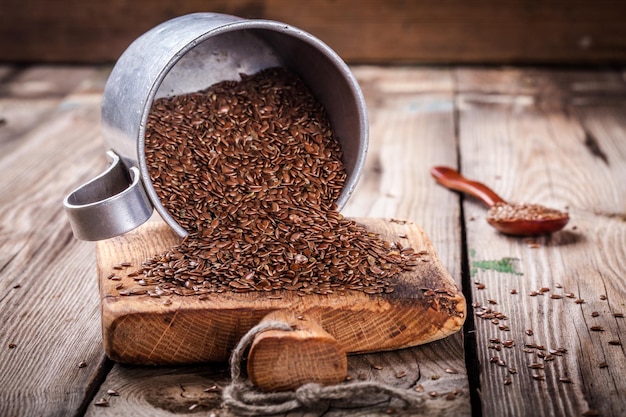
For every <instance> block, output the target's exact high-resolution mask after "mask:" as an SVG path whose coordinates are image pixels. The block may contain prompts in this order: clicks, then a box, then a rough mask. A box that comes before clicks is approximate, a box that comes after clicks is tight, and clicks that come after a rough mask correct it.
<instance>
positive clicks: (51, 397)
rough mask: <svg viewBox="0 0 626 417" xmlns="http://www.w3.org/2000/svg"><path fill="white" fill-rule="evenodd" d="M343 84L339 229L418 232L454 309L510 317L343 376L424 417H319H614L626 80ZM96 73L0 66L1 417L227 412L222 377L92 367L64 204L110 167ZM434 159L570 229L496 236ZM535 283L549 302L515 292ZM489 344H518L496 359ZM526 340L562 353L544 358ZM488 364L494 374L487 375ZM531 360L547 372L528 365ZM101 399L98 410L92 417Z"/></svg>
mask: <svg viewBox="0 0 626 417" xmlns="http://www.w3.org/2000/svg"><path fill="white" fill-rule="evenodd" d="M354 72H355V75H356V76H357V78H358V79H359V82H360V84H361V86H362V88H363V90H364V93H365V96H366V100H367V104H368V108H369V112H370V129H371V143H370V150H369V153H368V159H367V163H366V169H365V172H364V175H363V178H362V180H361V182H360V184H359V186H358V188H357V190H355V193H354V195H353V198H352V199H351V201H350V202H349V204H348V205H347V207H346V208H345V210H344V214H346V215H349V216H361V217H363V216H365V217H368V216H369V217H395V218H405V219H408V220H411V221H413V222H415V223H417V224H419V225H420V226H421V227H422V228H423V229H424V231H425V232H426V233H427V235H428V236H429V237H430V239H431V241H432V242H433V244H434V246H435V248H436V250H437V251H438V254H439V257H440V259H441V261H442V263H443V264H444V266H445V267H446V268H447V269H448V271H449V272H450V274H451V275H452V277H453V278H454V279H455V281H456V282H457V283H458V285H463V286H464V289H465V291H466V295H467V296H468V297H472V298H473V301H474V302H480V303H481V306H490V307H491V308H492V309H493V310H494V311H500V312H502V313H503V314H505V315H506V316H508V320H500V322H499V323H498V324H493V323H492V321H491V319H482V318H480V317H479V316H476V315H470V316H469V317H468V319H469V320H468V322H467V323H466V326H465V331H464V334H460V333H459V334H456V335H454V336H452V337H449V338H447V339H445V340H442V341H438V342H434V343H432V344H428V345H425V346H421V347H416V348H410V349H403V350H398V351H393V352H387V353H382V354H367V355H354V356H350V357H349V374H350V375H351V376H352V377H353V378H354V379H365V380H374V381H383V382H385V383H388V384H392V385H394V386H396V387H402V388H406V389H407V390H416V388H417V389H418V390H419V391H421V390H422V388H423V390H424V394H426V395H427V397H428V399H427V401H426V403H425V405H424V407H423V408H421V409H417V408H414V409H406V410H405V409H403V408H402V406H401V405H402V404H401V403H398V402H397V401H392V402H389V401H387V400H385V399H378V398H372V399H353V400H352V401H350V402H343V403H334V404H332V406H331V407H330V408H328V409H327V410H325V411H323V412H320V413H317V415H325V416H346V415H388V414H387V413H388V412H390V411H392V410H393V411H395V412H396V415H428V416H435V415H436V416H470V415H474V416H481V415H484V416H492V415H498V416H520V415H528V416H530V415H533V416H535V415H537V416H552V415H554V416H576V415H601V416H621V415H624V414H625V413H626V409H625V408H626V400H625V399H624V398H625V396H624V393H625V392H626V386H625V383H624V382H623V381H624V379H623V378H622V377H621V376H622V375H623V374H624V372H625V371H626V369H624V368H625V367H626V360H625V358H624V349H623V346H621V345H619V344H616V343H621V342H622V340H623V332H624V325H625V324H626V322H624V321H623V320H626V319H623V318H621V317H615V316H614V315H613V314H614V313H625V314H626V311H624V310H626V306H625V300H624V298H625V294H626V289H625V288H624V284H623V278H624V277H625V276H626V266H624V262H623V259H624V258H625V255H626V253H625V248H626V213H625V210H626V187H624V185H623V184H624V183H625V182H626V168H625V167H626V120H625V118H624V114H626V112H625V110H626V94H625V93H626V85H625V84H624V74H623V73H621V72H620V71H617V70H594V71H591V70H584V71H583V70H569V71H562V70H557V69H533V68H524V69H520V68H511V67H509V68H486V69H485V68H478V67H472V68H463V67H460V68H449V67H445V68H443V67H442V68H437V67H375V66H358V67H354ZM106 76H107V70H106V69H101V68H96V67H48V66H34V67H12V66H0V152H1V155H2V156H1V157H0V168H1V169H2V173H3V175H2V177H1V179H0V192H1V193H0V195H1V197H0V198H1V201H2V204H1V205H0V210H1V213H0V214H2V215H1V216H0V233H1V234H2V239H1V240H0V247H1V249H2V250H0V314H1V318H2V320H0V415H3V416H4V415H6V416H21V415H46V416H65V415H89V416H126V415H136V416H172V415H192V414H194V415H211V414H212V413H213V414H214V415H220V416H226V415H230V414H231V413H229V412H228V410H225V409H224V408H222V407H221V401H220V388H221V387H223V386H224V385H225V384H227V383H228V382H229V374H228V369H227V367H226V366H225V365H223V364H207V365H202V366H186V367H137V366H128V365H117V364H113V363H111V362H110V361H108V360H106V358H105V355H104V352H103V349H102V338H101V328H100V324H101V323H100V314H99V300H98V290H97V279H96V267H95V245H94V244H93V243H86V242H79V241H77V240H75V239H73V237H72V236H71V232H70V229H69V225H68V223H67V220H66V218H65V215H64V213H63V211H62V209H61V200H62V198H63V196H64V195H65V194H66V193H67V192H69V191H70V190H71V189H72V188H73V187H74V186H75V185H77V184H79V183H81V182H83V181H84V180H86V179H88V178H90V177H92V176H94V175H95V174H97V173H99V172H100V171H101V170H102V169H103V168H104V167H105V166H106V158H105V157H104V152H103V149H102V143H101V138H100V126H99V112H100V107H99V106H100V98H101V91H102V88H103V83H104V81H105V80H106ZM435 164H437V165H443V164H445V165H451V166H457V167H460V169H461V170H462V172H463V173H464V174H465V175H467V176H469V177H472V178H475V179H478V180H481V181H483V182H485V183H487V184H489V185H492V186H493V188H494V189H495V190H496V191H497V192H499V193H500V194H501V195H502V196H503V197H505V198H507V199H510V200H512V201H530V202H542V203H545V204H548V205H552V206H554V207H557V208H564V207H567V208H568V210H569V212H570V214H571V218H572V220H571V223H570V224H569V225H568V226H567V227H566V229H565V230H563V231H562V232H559V233H557V234H555V235H553V236H551V237H540V238H536V239H526V238H524V239H516V238H511V237H506V236H503V235H500V234H498V233H497V232H495V231H494V230H492V229H490V228H489V226H488V225H487V224H486V222H485V221H484V220H483V217H484V215H485V209H484V208H483V207H482V206H480V204H479V203H478V202H476V201H475V200H473V199H471V198H461V197H459V195H458V194H456V193H454V192H450V191H448V190H446V189H443V188H442V187H440V186H438V185H436V184H435V183H434V181H433V180H432V179H431V178H430V176H429V174H428V169H429V168H430V167H431V166H432V165H435ZM479 284H483V285H484V286H485V288H484V289H480V288H482V285H479ZM542 287H545V288H547V289H549V291H548V292H545V293H544V294H543V295H537V296H534V297H533V296H530V295H529V294H530V292H531V291H538V290H539V289H541V288H542ZM511 290H516V291H517V294H511ZM570 292H571V293H573V295H574V297H575V298H568V297H567V294H568V293H570ZM552 294H559V295H563V298H557V299H555V298H552V297H551V295H552ZM605 298H606V299H605ZM577 299H584V303H582V304H577V303H576V300H577ZM488 300H492V302H495V303H497V304H489V301H488ZM475 310H476V311H479V312H480V311H482V308H478V307H477V308H476V309H475ZM594 312H597V314H594ZM500 326H508V328H509V330H506V327H502V329H500ZM595 326H600V327H595ZM593 329H602V331H600V330H598V331H594V330H593ZM527 330H532V336H530V335H528V334H527V333H526V331H527ZM495 338H499V339H500V341H501V342H502V341H505V340H512V341H513V343H514V346H512V347H511V348H506V347H500V350H499V351H498V350H496V349H495V348H496V347H497V346H498V345H500V343H497V340H495ZM492 339H493V340H492ZM490 340H492V341H490ZM525 344H534V345H543V346H544V347H545V351H543V352H544V354H545V355H548V354H550V353H549V349H557V348H563V349H567V353H563V354H560V355H559V353H560V352H555V353H554V354H552V359H553V360H546V358H545V357H544V358H541V357H539V356H538V355H537V354H538V352H540V351H538V349H537V348H535V347H533V348H529V347H525ZM531 346H532V345H531ZM525 349H526V350H528V351H526V350H525ZM494 356H498V357H499V359H501V360H503V361H506V365H507V366H499V365H498V364H497V363H491V362H490V358H492V357H494ZM548 359H550V358H548ZM466 360H467V365H466ZM81 362H84V365H85V366H84V367H81V366H79V364H80V363H81ZM533 363H538V364H540V365H543V369H529V368H528V365H529V364H533ZM605 365H606V366H605ZM510 367H513V368H516V371H517V373H512V372H511V370H510V369H509V368H510ZM508 374H510V375H508ZM533 374H537V378H539V379H535V378H533ZM507 378H508V379H507ZM559 378H563V381H567V379H564V378H569V380H571V383H569V382H563V381H562V380H560V379H559ZM508 380H510V381H511V383H510V384H509V385H507V384H505V382H507V381H508ZM214 386H215V388H213V387H214ZM109 389H113V390H116V391H117V392H118V393H119V396H111V395H110V394H108V393H107V390H109ZM429 393H432V394H433V395H432V396H430V395H428V394H429ZM450 393H454V395H448V394H450ZM478 393H479V394H478ZM472 394H473V395H472ZM103 397H104V398H107V399H108V400H109V406H108V407H98V406H96V405H95V402H96V400H98V399H99V398H103ZM472 405H473V407H472ZM292 415H305V414H304V413H300V412H297V413H293V414H292Z"/></svg>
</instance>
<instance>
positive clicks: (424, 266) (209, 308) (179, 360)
mask: <svg viewBox="0 0 626 417" xmlns="http://www.w3.org/2000/svg"><path fill="white" fill-rule="evenodd" d="M355 220H356V221H357V222H358V223H361V224H363V225H364V226H366V227H367V228H368V229H369V230H371V231H372V232H377V233H379V234H381V235H382V237H383V238H385V239H386V240H388V241H390V242H396V241H397V242H400V243H401V244H402V245H403V246H411V247H412V248H413V249H415V251H416V252H419V254H420V258H419V259H420V262H419V264H418V266H417V267H416V269H415V270H414V271H410V272H405V273H403V274H401V275H399V276H397V277H395V278H394V279H393V282H392V284H393V288H394V291H393V292H391V293H388V294H387V293H385V294H374V295H369V294H365V293H364V292H362V291H347V293H345V294H343V295H340V294H328V295H317V294H312V295H305V296H299V295H297V294H296V293H295V292H293V291H280V292H270V293H266V292H263V293H261V292H249V293H233V292H225V293H221V294H210V295H204V296H197V295H193V296H186V297H184V296H178V295H172V296H167V297H162V298H153V297H150V296H149V295H147V294H144V295H129V296H128V295H127V296H123V295H120V290H121V289H125V290H130V291H131V292H139V293H140V294H141V292H142V291H145V289H146V287H142V286H140V285H138V284H137V283H136V282H135V281H134V280H133V278H132V277H128V276H127V275H128V274H130V273H132V271H135V270H136V269H139V267H140V265H141V263H142V262H143V261H144V260H145V259H147V258H149V257H151V256H154V255H156V254H158V253H162V252H163V251H164V250H166V249H167V248H169V247H171V246H173V245H175V244H176V243H178V242H179V241H180V238H179V237H178V236H177V235H175V234H174V232H172V231H171V229H170V228H169V227H167V226H166V225H165V224H164V223H162V222H160V221H157V222H154V221H153V222H148V223H146V224H145V225H143V226H141V227H140V228H138V229H137V230H136V231H133V232H131V233H128V234H126V235H123V236H120V237H117V238H113V239H109V240H105V241H100V242H98V243H97V261H98V274H99V283H100V296H101V305H102V328H103V339H104V348H105V351H106V354H107V355H108V356H109V357H110V358H111V359H113V360H115V361H119V362H124V363H132V364H183V363H197V362H210V361H227V360H228V357H229V356H230V353H231V351H232V349H233V348H234V347H235V346H236V344H237V342H238V341H239V340H240V339H241V337H242V336H243V335H244V334H245V333H246V332H247V331H248V330H250V329H251V328H252V327H253V326H255V325H256V324H258V323H259V322H261V321H262V320H279V321H283V322H286V323H288V324H289V325H290V326H291V327H290V328H291V330H290V331H280V330H270V331H266V332H263V333H260V334H258V335H257V336H256V338H255V340H254V343H253V344H252V346H251V349H250V353H249V355H248V365H247V368H248V377H249V378H250V380H251V381H252V382H253V383H254V384H256V385H257V386H258V387H259V388H261V389H263V390H267V391H276V390H287V389H293V388H296V387H298V386H300V385H302V384H304V383H306V382H318V383H322V384H331V383H337V382H341V381H342V380H343V379H344V378H345V376H346V371H347V362H346V356H345V355H346V354H347V353H362V352H375V351H384V350H393V349H399V348H404V347H409V346H415V345H419V344H423V343H427V342H431V341H434V340H438V339H442V338H444V337H446V336H448V335H450V334H452V333H454V332H456V331H458V330H459V329H461V327H462V325H463V322H464V321H465V314H466V305H465V299H464V297H463V294H462V293H461V291H460V290H459V289H458V288H457V286H456V285H455V283H454V281H453V280H452V278H451V277H450V275H449V274H448V272H447V271H446V269H445V268H444V267H443V266H442V265H441V262H440V261H439V259H438V257H437V255H436V253H435V250H434V248H433V246H432V244H431V242H430V240H429V239H428V237H427V236H426V235H425V234H424V232H423V231H422V230H421V229H420V228H419V227H418V226H417V225H415V224H413V223H410V222H406V221H400V220H382V219H355ZM127 262H128V263H130V264H132V266H130V267H126V268H124V269H122V270H113V269H112V268H113V266H114V265H120V264H122V263H125V264H126V263H127ZM112 272H114V273H115V274H116V275H117V276H118V277H119V278H120V279H119V280H118V279H117V278H115V279H110V278H109V277H110V275H111V273H112ZM120 284H121V286H122V288H116V286H117V287H119V286H120Z"/></svg>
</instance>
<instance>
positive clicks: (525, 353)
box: [456, 69, 626, 417]
mask: <svg viewBox="0 0 626 417" xmlns="http://www.w3.org/2000/svg"><path fill="white" fill-rule="evenodd" d="M456 78H457V80H458V86H457V88H458V91H459V94H458V96H457V107H458V114H459V117H458V130H459V146H460V148H459V149H460V155H461V159H460V165H461V168H462V171H463V173H464V174H466V175H467V176H469V177H470V178H475V179H478V180H479V181H482V182H484V183H487V184H490V185H492V186H493V188H494V189H495V190H496V191H497V192H498V193H500V195H502V196H503V197H504V198H505V199H510V200H511V201H515V202H522V201H527V202H541V203H544V204H546V205H549V206H553V207H557V208H562V209H564V208H567V209H568V210H569V213H570V217H571V220H570V224H569V225H568V226H567V227H566V228H565V230H563V231H561V232H559V233H555V234H554V235H553V236H549V237H540V238H535V239H519V238H511V237H506V236H503V235H501V234H498V233H496V232H495V231H493V230H491V229H489V228H488V227H485V221H484V220H483V219H484V216H485V209H484V208H483V207H481V205H480V203H477V202H476V201H475V200H472V199H470V198H468V199H465V200H464V202H463V209H464V220H465V225H466V230H467V234H466V235H467V241H466V244H467V247H468V249H469V250H468V253H469V266H470V274H471V275H472V277H471V280H472V283H471V291H472V295H473V298H474V301H475V302H478V303H481V304H482V306H484V307H491V308H492V309H493V310H494V311H500V312H502V313H503V314H505V315H507V316H508V317H509V320H506V321H502V320H501V321H500V323H499V324H497V325H494V324H493V323H491V320H490V319H485V318H479V317H476V318H475V320H476V330H477V331H476V338H477V347H478V360H479V362H480V375H481V379H480V390H481V396H482V399H483V414H484V415H493V416H495V415H498V416H504V415H533V416H555V415H556V416H576V415H601V416H616V417H617V416H622V415H625V414H626V400H625V397H624V393H625V392H626V379H624V378H622V377H621V375H623V374H624V373H625V372H626V357H625V355H624V347H623V346H622V345H621V343H626V340H625V337H626V333H625V332H624V331H625V329H626V322H625V321H624V320H625V319H624V318H620V317H614V316H613V313H618V314H620V313H626V311H625V310H626V305H625V302H626V286H625V285H624V277H625V276H626V266H625V265H624V262H623V259H624V256H625V255H626V216H625V214H626V211H625V210H626V187H625V186H624V184H625V183H626V123H625V122H626V119H625V118H624V114H626V113H625V111H626V94H625V93H626V84H625V83H624V79H623V77H622V74H620V73H619V72H592V71H590V72H576V71H551V72H545V71H538V70H531V69H529V70H525V71H520V70H516V69H507V70H484V71H474V70H467V69H461V70H459V71H457V77H456ZM489 261H491V262H489ZM480 284H483V285H484V286H485V288H484V289H479V285H480ZM481 287H482V286H481ZM542 288H544V290H545V289H548V290H549V291H548V292H544V294H543V295H536V296H531V295H530V294H531V292H533V291H535V292H538V293H540V292H541V291H540V289H542ZM512 290H517V294H511V291H512ZM554 295H556V296H557V298H553V296H554ZM559 296H561V297H562V298H558V297H559ZM570 297H573V298H570ZM488 300H493V302H496V303H497V304H489V301H488ZM577 300H584V303H583V302H582V301H578V302H577ZM477 310H479V311H480V310H481V309H480V308H479V309H477ZM594 312H596V313H594ZM594 316H595V317H594ZM503 324H504V325H507V326H509V328H510V330H505V331H503V330H501V329H500V328H499V326H501V325H503ZM594 329H597V330H596V331H594ZM528 330H531V331H532V335H529V333H531V332H527V331H528ZM494 338H499V339H500V340H501V341H504V340H513V341H514V343H515V346H513V347H512V348H501V350H500V351H497V350H495V349H493V347H496V346H498V345H500V344H498V343H494V341H493V339H494ZM613 343H615V344H613ZM618 343H619V344H618ZM533 345H540V346H544V347H545V350H540V349H536V348H535V347H533ZM500 346H501V345H500ZM490 347H491V348H490ZM558 348H563V349H567V353H565V354H562V355H559V354H555V353H550V351H549V350H550V349H558ZM542 354H545V355H551V357H544V358H541V355H542ZM493 357H499V359H500V360H504V361H505V362H506V364H507V366H499V365H498V364H497V363H496V362H492V361H491V360H490V359H491V358H493ZM548 359H552V360H548ZM533 364H537V365H535V366H537V367H541V368H543V369H532V368H529V366H531V365H533ZM509 367H514V368H516V369H517V373H516V374H512V375H510V374H511V372H510V370H509ZM505 378H509V380H510V381H511V384H510V385H505V384H504V381H505ZM530 404H532V407H531V406H530ZM584 413H587V414H584ZM596 413H597V414H596Z"/></svg>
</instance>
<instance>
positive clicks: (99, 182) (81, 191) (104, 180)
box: [63, 151, 153, 241]
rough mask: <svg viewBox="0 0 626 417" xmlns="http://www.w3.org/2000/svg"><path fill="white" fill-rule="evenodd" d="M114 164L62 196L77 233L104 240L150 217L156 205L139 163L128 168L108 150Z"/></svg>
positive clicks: (79, 235) (79, 236)
mask: <svg viewBox="0 0 626 417" xmlns="http://www.w3.org/2000/svg"><path fill="white" fill-rule="evenodd" d="M107 156H108V157H109V158H110V159H111V165H110V166H109V167H108V168H107V169H106V171H104V172H103V173H102V174H100V175H98V176H97V177H96V178H94V179H92V180H91V181H89V182H87V183H85V184H83V185H81V186H80V187H78V188H76V189H75V190H74V191H72V192H71V193H70V194H68V195H67V197H65V199H64V200H63V205H64V206H65V210H66V212H67V215H68V217H69V220H70V225H71V226H72V231H73V232H74V236H76V238H78V239H81V240H91V241H94V240H102V239H108V238H111V237H114V236H118V235H121V234H122V233H126V232H128V231H130V230H133V229H135V228H136V227H138V226H139V225H141V224H143V223H144V222H146V220H148V219H149V218H150V216H151V215H152V211H153V206H152V204H151V203H150V199H149V198H148V195H147V194H146V191H145V190H144V188H143V184H142V182H141V175H140V174H139V169H138V168H137V167H134V166H133V167H130V169H129V168H127V167H126V166H125V165H124V163H123V162H122V160H121V159H120V157H119V156H118V155H117V154H116V153H115V152H113V151H108V152H107Z"/></svg>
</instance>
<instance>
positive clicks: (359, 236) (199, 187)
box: [137, 68, 423, 295]
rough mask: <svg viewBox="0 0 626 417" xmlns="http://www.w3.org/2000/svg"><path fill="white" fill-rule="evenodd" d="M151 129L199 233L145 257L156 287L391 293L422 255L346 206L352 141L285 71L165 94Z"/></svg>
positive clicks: (151, 165)
mask: <svg viewBox="0 0 626 417" xmlns="http://www.w3.org/2000/svg"><path fill="white" fill-rule="evenodd" d="M145 138H146V147H145V156H146V161H147V166H148V171H149V174H150V178H151V180H152V183H153V185H154V190H155V192H156V193H157V195H158V197H159V200H160V201H161V202H162V203H163V205H164V207H165V208H166V210H167V211H168V212H169V213H170V214H171V215H172V217H174V219H175V220H176V221H177V222H178V223H179V224H180V225H181V226H183V228H185V230H187V231H188V232H189V233H190V234H189V236H187V238H185V239H184V240H183V241H182V243H180V244H179V245H177V246H175V247H173V248H171V249H170V250H168V251H166V252H164V253H161V254H159V255H156V256H154V257H153V258H151V259H148V260H146V262H144V263H143V265H142V274H143V276H140V277H137V278H140V279H141V280H142V282H143V283H144V284H146V285H147V286H151V285H156V287H155V289H154V290H150V291H153V292H155V293H157V295H166V294H169V293H172V292H173V293H176V294H181V295H194V294H195V295H200V294H207V293H213V292H224V291H233V292H250V291H273V290H291V291H296V292H297V293H298V294H299V295H305V294H312V293H316V294H329V293H334V292H343V291H345V290H360V291H363V292H365V293H367V294H376V293H383V292H391V291H393V287H391V286H390V285H389V278H390V277H393V276H396V275H398V274H400V273H401V272H403V271H406V270H412V269H413V268H414V267H415V266H416V265H417V264H418V262H419V261H421V260H422V259H421V258H423V256H421V255H420V254H417V253H415V252H414V251H413V250H412V249H411V248H405V247H404V246H403V245H402V244H400V243H399V242H395V243H394V242H387V241H384V240H383V239H382V238H381V237H380V236H379V235H377V234H374V233H371V232H369V231H368V230H367V229H365V228H364V227H363V226H360V225H358V224H356V223H355V222H354V221H351V220H348V219H345V218H343V216H342V215H341V214H340V213H339V212H338V211H337V210H336V206H335V204H334V202H335V201H336V200H337V198H338V197H339V194H340V193H341V190H342V188H343V185H344V182H345V179H346V173H345V169H344V167H343V164H342V150H341V147H340V145H339V142H338V139H337V138H336V136H335V133H334V131H333V130H332V128H331V125H330V122H329V121H328V119H327V117H326V114H325V112H324V109H323V107H322V106H321V104H320V103H319V102H317V100H316V99H315V97H314V96H313V95H312V93H311V92H310V91H309V90H308V89H307V87H306V86H305V85H304V84H303V83H302V81H300V79H298V78H297V77H296V76H295V75H294V74H292V73H291V72H289V71H287V70H285V69H282V68H271V69H267V70H263V71H261V72H260V73H258V74H255V75H252V76H246V75H242V79H241V81H238V82H236V81H224V82H221V83H218V84H215V85H213V86H211V87H210V88H208V89H207V90H204V91H200V92H197V93H190V94H185V95H181V96H173V97H166V98H161V99H158V100H156V101H155V102H154V104H153V108H152V111H151V113H150V115H149V118H148V123H147V127H146V137H145Z"/></svg>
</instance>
